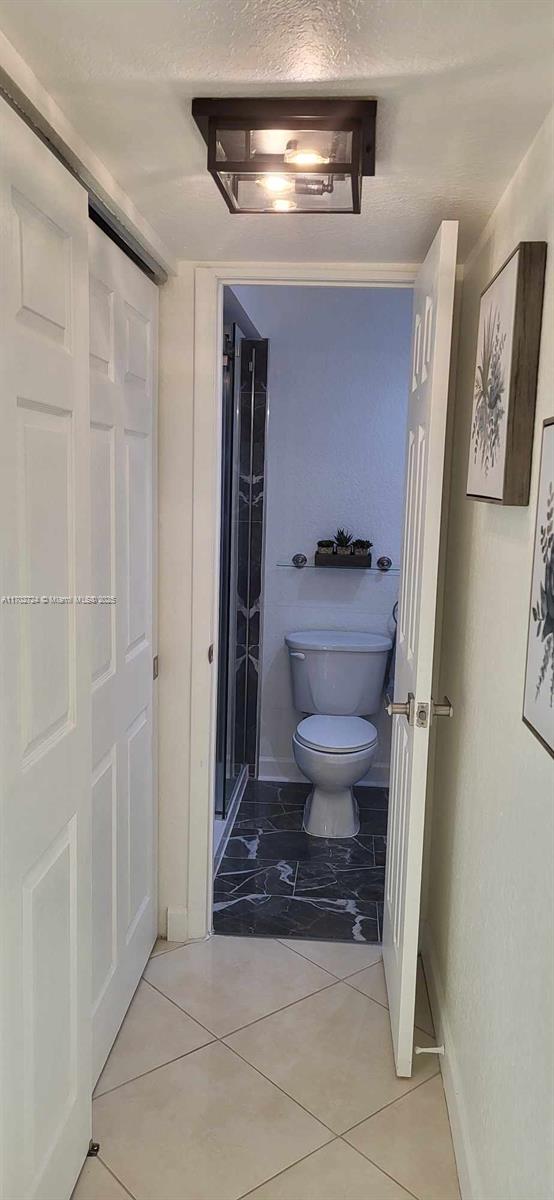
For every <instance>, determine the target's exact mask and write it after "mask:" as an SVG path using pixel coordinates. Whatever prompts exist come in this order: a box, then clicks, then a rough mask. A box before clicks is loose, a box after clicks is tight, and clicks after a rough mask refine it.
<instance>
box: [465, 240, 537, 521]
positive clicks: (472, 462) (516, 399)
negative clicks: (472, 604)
mask: <svg viewBox="0 0 554 1200" xmlns="http://www.w3.org/2000/svg"><path fill="white" fill-rule="evenodd" d="M545 264H546V242H520V243H519V246H516V249H515V250H514V251H513V253H512V254H511V255H510V257H509V258H508V259H507V261H506V262H505V263H504V265H503V266H502V267H501V268H500V270H499V271H497V273H496V275H495V276H494V278H493V279H491V282H490V283H489V284H488V286H487V287H486V288H485V291H484V292H483V294H482V296H481V306H480V310H479V332H478V336H477V359H476V363H475V376H474V385H473V411H472V419H471V438H470V448H469V464H468V473H467V494H468V496H471V497H472V498H473V499H475V500H487V501H489V502H491V503H493V504H516V505H525V504H528V503H529V484H530V481H531V454H532V448H533V429H534V418H535V398H536V390H537V372H538V366H539V349H540V338H541V317H542V299H543V291H544V271H545Z"/></svg>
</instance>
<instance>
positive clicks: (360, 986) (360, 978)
mask: <svg viewBox="0 0 554 1200" xmlns="http://www.w3.org/2000/svg"><path fill="white" fill-rule="evenodd" d="M348 986H349V987H353V988H356V989H357V991H358V992H363V993H364V996H369V997H370V998H371V1000H376V1001H377V1003H378V1004H383V1005H384V1006H385V1008H388V1006H389V1000H388V996H387V985H386V983H385V972H384V969H383V964H382V962H380V963H374V965H373V966H372V967H366V969H365V971H358V973H357V974H356V975H351V976H350V978H349V980H348Z"/></svg>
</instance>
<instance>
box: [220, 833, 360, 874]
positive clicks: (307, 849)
mask: <svg viewBox="0 0 554 1200" xmlns="http://www.w3.org/2000/svg"><path fill="white" fill-rule="evenodd" d="M225 857H226V858H237V859H241V860H243V861H244V860H247V861H249V862H255V861H256V859H257V858H260V859H263V860H264V862H267V861H268V860H273V862H277V861H279V860H280V859H286V860H287V861H288V862H290V861H292V860H293V859H295V860H296V861H298V862H322V861H324V862H329V863H332V864H333V866H336V867H373V866H374V860H373V839H372V838H371V837H364V838H363V839H362V838H319V837H317V838H316V837H312V836H311V835H310V834H309V833H306V832H305V831H304V830H299V831H297V832H295V831H294V830H280V831H278V832H276V833H256V832H254V831H251V832H250V831H248V830H246V831H244V832H242V833H237V834H235V833H234V831H233V833H232V835H231V837H230V838H229V841H228V843H227V849H226V851H225Z"/></svg>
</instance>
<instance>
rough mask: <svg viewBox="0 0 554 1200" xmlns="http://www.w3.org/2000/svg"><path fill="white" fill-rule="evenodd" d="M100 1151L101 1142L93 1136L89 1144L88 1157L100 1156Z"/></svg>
mask: <svg viewBox="0 0 554 1200" xmlns="http://www.w3.org/2000/svg"><path fill="white" fill-rule="evenodd" d="M99 1151H100V1142H93V1141H92V1138H91V1140H90V1142H89V1144H88V1150H87V1158H98V1153H99Z"/></svg>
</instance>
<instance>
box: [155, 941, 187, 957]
mask: <svg viewBox="0 0 554 1200" xmlns="http://www.w3.org/2000/svg"><path fill="white" fill-rule="evenodd" d="M181 946H184V942H168V941H167V939H166V938H161V937H159V938H157V940H156V943H155V945H154V949H153V951H152V953H151V955H150V958H156V957H157V955H158V954H167V952H168V950H179V949H180V948H181Z"/></svg>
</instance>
